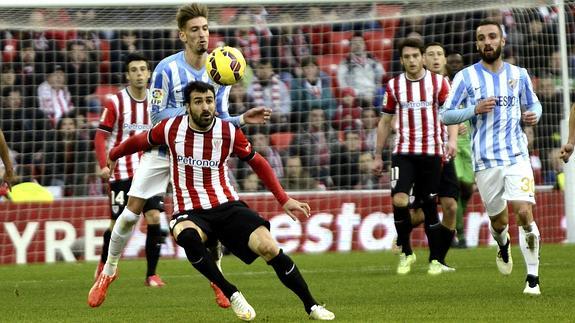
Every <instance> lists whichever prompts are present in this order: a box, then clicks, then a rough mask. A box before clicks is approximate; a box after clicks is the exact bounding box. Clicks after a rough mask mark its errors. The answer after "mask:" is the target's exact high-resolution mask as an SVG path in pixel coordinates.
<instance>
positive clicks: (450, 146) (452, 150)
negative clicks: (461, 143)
mask: <svg viewBox="0 0 575 323" xmlns="http://www.w3.org/2000/svg"><path fill="white" fill-rule="evenodd" d="M456 154H457V142H452V140H449V141H447V144H446V145H445V155H444V158H445V161H449V160H451V158H453V157H455V155H456Z"/></svg>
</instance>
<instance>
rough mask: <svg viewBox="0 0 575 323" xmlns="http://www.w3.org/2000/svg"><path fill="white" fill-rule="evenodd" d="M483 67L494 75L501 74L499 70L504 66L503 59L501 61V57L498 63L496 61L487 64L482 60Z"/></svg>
mask: <svg viewBox="0 0 575 323" xmlns="http://www.w3.org/2000/svg"><path fill="white" fill-rule="evenodd" d="M481 65H483V67H485V69H486V70H488V71H490V72H492V73H497V72H499V70H500V69H501V67H502V66H503V59H501V57H500V58H498V59H497V60H496V61H494V62H493V63H487V62H485V61H484V60H481Z"/></svg>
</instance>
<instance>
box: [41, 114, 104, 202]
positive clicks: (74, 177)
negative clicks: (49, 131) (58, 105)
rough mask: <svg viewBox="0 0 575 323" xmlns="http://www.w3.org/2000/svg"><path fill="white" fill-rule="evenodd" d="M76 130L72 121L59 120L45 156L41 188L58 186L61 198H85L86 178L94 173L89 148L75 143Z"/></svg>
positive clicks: (87, 144)
mask: <svg viewBox="0 0 575 323" xmlns="http://www.w3.org/2000/svg"><path fill="white" fill-rule="evenodd" d="M77 129H78V128H77V126H76V121H75V119H74V118H70V117H67V116H66V117H64V118H62V119H60V121H59V122H58V127H57V132H56V136H55V138H54V142H53V143H51V144H50V145H48V146H47V148H46V152H45V158H44V162H45V170H44V180H43V185H46V186H61V187H62V188H63V192H64V196H84V195H87V193H88V190H87V189H88V187H87V183H88V177H89V175H91V173H93V170H95V168H94V167H93V166H94V164H93V162H91V161H93V160H95V158H94V157H93V156H92V154H93V153H92V152H91V149H90V144H89V142H88V141H84V140H79V139H78V131H77Z"/></svg>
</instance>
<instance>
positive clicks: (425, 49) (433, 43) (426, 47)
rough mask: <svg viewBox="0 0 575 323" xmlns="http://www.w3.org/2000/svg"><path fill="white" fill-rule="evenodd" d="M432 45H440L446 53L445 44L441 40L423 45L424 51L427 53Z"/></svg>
mask: <svg viewBox="0 0 575 323" xmlns="http://www.w3.org/2000/svg"><path fill="white" fill-rule="evenodd" d="M431 46H439V47H441V48H442V49H443V52H444V53H445V48H444V47H443V45H442V44H441V43H439V42H436V41H433V42H431V43H427V44H425V46H424V47H423V52H424V53H425V52H426V51H427V49H428V48H429V47H431Z"/></svg>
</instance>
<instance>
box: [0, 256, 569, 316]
mask: <svg viewBox="0 0 575 323" xmlns="http://www.w3.org/2000/svg"><path fill="white" fill-rule="evenodd" d="M415 253H416V254H417V256H418V260H417V263H416V264H415V266H414V267H413V269H412V272H411V273H410V274H408V275H406V276H403V277H399V276H397V275H396V274H395V267H396V265H397V262H398V257H397V256H394V255H392V254H391V253H389V252H378V253H364V252H354V253H347V254H341V253H332V254H321V255H293V259H294V260H295V261H296V263H297V264H298V266H299V268H300V270H301V271H302V273H303V275H304V277H305V278H306V280H307V282H308V284H309V286H310V289H311V291H312V293H313V294H314V295H315V297H316V299H317V300H318V301H320V302H324V303H325V304H327V308H328V309H330V310H332V311H333V312H334V313H335V314H336V320H337V321H339V322H388V321H391V322H420V321H425V322H428V321H431V322H469V321H480V322H495V321H501V322H529V321H530V322H573V321H574V320H575V301H574V300H575V279H573V276H574V274H575V266H574V261H575V256H573V255H574V254H575V246H574V245H565V246H564V245H544V246H543V249H542V257H541V268H540V276H541V290H542V296H540V297H527V296H524V295H523V294H522V291H523V287H524V284H525V283H524V279H525V275H526V269H525V265H524V263H523V259H522V257H521V252H520V251H519V249H518V248H517V247H514V248H513V250H512V254H513V257H514V262H515V264H514V265H515V268H514V270H513V273H512V274H511V275H510V276H507V277H504V276H502V275H500V274H499V272H498V271H497V268H496V265H495V254H496V249H495V248H479V249H467V250H451V251H450V253H449V255H448V261H449V263H450V264H451V265H453V266H454V267H456V268H457V271H456V272H455V273H449V274H443V275H440V276H437V277H430V276H428V275H427V273H426V271H427V261H426V260H427V254H428V253H427V250H424V249H416V250H415ZM223 267H224V271H225V274H226V276H227V278H228V279H229V280H230V281H232V283H234V284H236V286H238V288H240V290H241V291H242V292H243V294H244V295H245V296H246V298H247V300H248V301H249V302H250V303H251V305H252V306H253V307H254V308H255V310H256V313H257V317H256V321H260V322H305V321H307V315H306V313H305V312H304V310H303V306H302V305H301V303H300V301H299V300H298V299H297V298H296V297H295V295H293V294H292V293H291V292H290V291H289V290H287V289H286V288H284V287H283V285H282V284H281V283H280V282H279V280H278V279H277V277H276V276H275V273H274V271H273V269H272V268H270V267H269V266H267V265H266V264H265V263H264V262H263V261H261V260H257V261H256V262H255V263H254V264H253V265H251V266H246V265H244V264H243V263H241V262H240V261H239V260H237V259H236V258H235V257H233V256H226V257H224V260H223ZM94 268H95V263H78V264H53V265H28V266H0V277H1V279H0V322H184V321H185V322H239V320H238V319H236V317H235V315H234V314H233V312H232V311H231V309H228V310H223V309H220V308H218V307H217V305H216V304H215V302H214V299H213V294H212V290H211V289H210V287H209V284H208V282H207V281H206V280H205V279H204V278H203V277H202V276H200V275H199V274H198V273H197V272H196V270H195V269H193V268H192V267H191V265H190V264H189V263H188V262H185V261H182V260H167V259H166V260H160V264H159V268H158V272H159V273H160V274H161V276H162V278H163V279H164V280H165V282H166V283H167V285H166V286H165V287H164V288H160V289H152V288H147V287H144V284H143V282H144V274H145V261H142V260H138V261H127V260H126V261H121V262H120V278H119V279H118V280H117V281H116V282H114V283H113V284H112V285H111V287H110V290H109V292H108V297H107V299H106V301H105V302H104V304H102V306H101V307H99V308H96V309H92V308H89V307H88V305H87V303H86V302H87V295H88V290H89V289H90V287H91V285H92V275H93V272H94Z"/></svg>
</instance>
